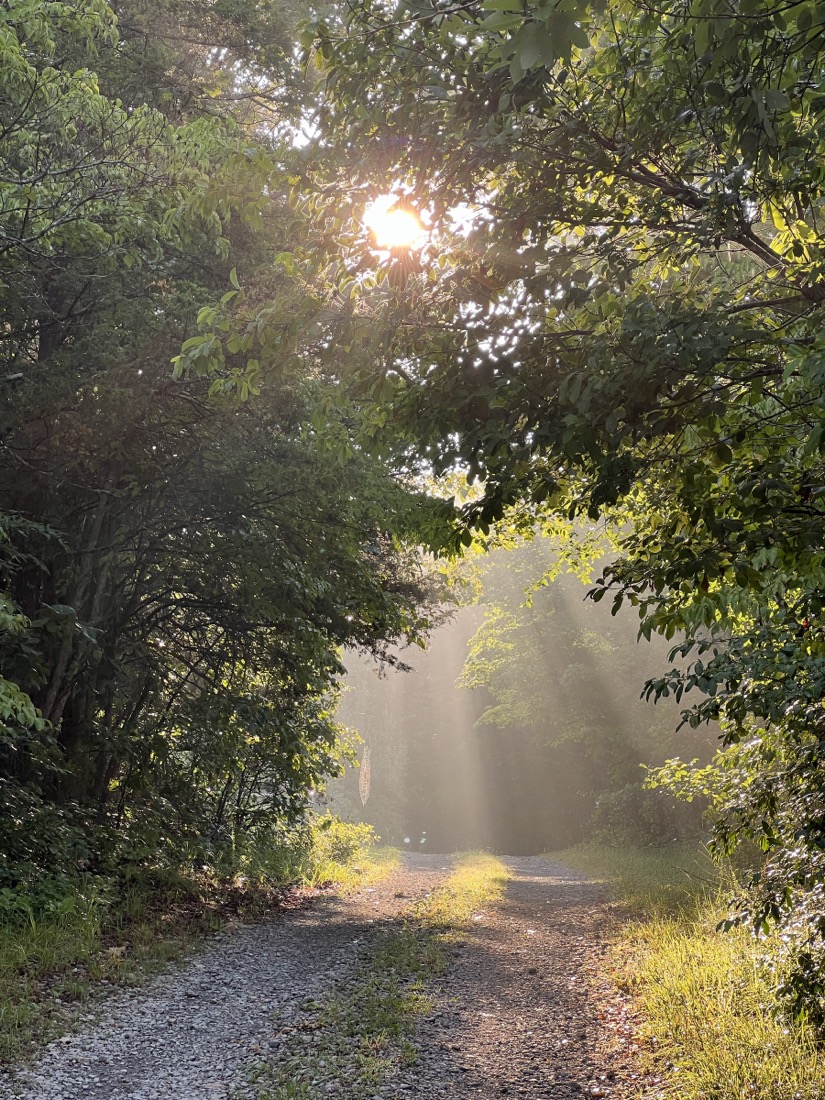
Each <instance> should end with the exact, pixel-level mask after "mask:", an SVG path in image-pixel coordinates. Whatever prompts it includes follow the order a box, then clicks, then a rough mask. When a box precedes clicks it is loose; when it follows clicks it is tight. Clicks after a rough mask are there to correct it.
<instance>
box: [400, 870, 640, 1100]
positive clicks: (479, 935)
mask: <svg viewBox="0 0 825 1100" xmlns="http://www.w3.org/2000/svg"><path fill="white" fill-rule="evenodd" d="M506 862H507V864H508V866H509V868H510V870H511V872H512V876H513V877H512V879H511V882H510V884H509V887H508V890H507V896H506V897H505V899H504V900H503V901H501V902H498V903H496V904H495V905H494V906H492V907H490V908H489V909H485V910H483V911H482V912H480V913H478V914H476V918H477V919H476V920H474V925H473V929H472V930H471V932H470V933H469V934H468V935H467V936H465V937H464V938H463V941H462V944H461V946H460V947H459V948H458V950H457V951H456V957H455V962H454V965H453V966H452V967H451V968H450V972H449V974H448V975H446V976H445V978H444V979H443V980H442V981H441V982H440V988H439V994H438V1010H437V1012H436V1013H435V1014H434V1015H433V1016H432V1017H431V1019H429V1020H428V1021H426V1022H425V1023H424V1025H423V1026H422V1028H421V1030H420V1033H419V1036H418V1041H417V1046H418V1047H419V1051H420V1057H419V1061H418V1063H417V1064H416V1067H415V1068H414V1070H413V1072H412V1075H411V1078H412V1079H411V1082H410V1083H411V1084H412V1085H413V1086H414V1092H413V1094H414V1095H415V1096H416V1097H417V1098H422V1100H423V1098H424V1097H426V1098H427V1100H435V1098H439V1100H440V1098H442V1097H444V1098H448V1097H449V1098H450V1100H465V1098H473V1100H479V1098H484V1100H493V1098H495V1097H520V1098H529V1100H580V1098H581V1097H586V1096H604V1097H612V1098H613V1100H624V1098H627V1097H633V1096H637V1095H638V1094H639V1093H640V1091H642V1087H643V1085H644V1084H645V1082H643V1081H642V1080H641V1079H640V1078H639V1077H638V1076H637V1073H638V1067H637V1065H636V1061H637V1059H636V1056H635V1055H636V1048H635V1044H634V1042H633V1026H632V1019H631V1018H630V1015H629V1006H628V1004H627V1003H626V1001H625V1000H624V999H623V998H621V997H620V996H619V994H618V993H617V992H616V991H615V990H614V989H613V988H612V987H611V986H610V984H609V982H608V981H607V979H606V977H605V976H604V975H603V973H602V970H603V962H604V955H605V952H606V951H607V944H606V940H605V932H606V926H607V924H608V922H609V914H608V906H607V901H606V898H605V895H604V891H603V890H602V889H601V888H600V887H598V886H596V885H594V884H593V883H590V882H588V881H587V880H585V879H582V878H581V877H580V876H578V875H576V874H575V873H574V872H572V871H571V870H570V869H569V868H567V867H565V866H564V865H562V864H560V863H557V862H554V861H551V860H546V859H538V858H523V859H517V858H509V859H507V860H506ZM408 1095H409V1094H408Z"/></svg>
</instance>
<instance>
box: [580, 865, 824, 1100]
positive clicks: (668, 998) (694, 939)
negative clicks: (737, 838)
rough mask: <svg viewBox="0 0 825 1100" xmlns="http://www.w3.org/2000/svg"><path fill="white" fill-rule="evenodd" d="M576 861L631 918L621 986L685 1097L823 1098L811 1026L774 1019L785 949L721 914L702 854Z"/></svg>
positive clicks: (713, 875) (669, 1081)
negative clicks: (722, 924)
mask: <svg viewBox="0 0 825 1100" xmlns="http://www.w3.org/2000/svg"><path fill="white" fill-rule="evenodd" d="M560 855H561V858H563V859H564V860H565V861H566V862H568V863H570V864H571V865H573V866H575V867H577V868H579V869H580V870H582V871H586V872H587V873H588V874H589V875H591V876H592V877H594V878H596V879H603V880H604V881H607V882H609V883H611V884H612V886H613V889H614V891H615V896H616V898H617V901H619V902H620V903H621V905H622V910H621V911H622V914H623V918H624V919H623V920H622V921H621V927H620V929H619V931H618V933H617V943H616V949H615V955H614V958H615V962H616V976H617V981H618V982H619V983H620V984H621V985H623V986H624V988H626V989H627V990H629V991H630V992H631V993H632V994H633V996H634V998H635V1000H636V1004H637V1006H638V1008H639V1010H640V1013H641V1015H642V1018H643V1020H644V1024H643V1037H644V1038H645V1039H646V1040H647V1042H646V1044H645V1045H646V1048H647V1050H648V1055H647V1057H649V1058H650V1059H651V1061H652V1063H653V1065H654V1067H655V1068H656V1071H657V1073H658V1074H660V1075H661V1077H662V1079H663V1080H664V1081H665V1082H666V1086H665V1088H666V1089H667V1090H668V1095H671V1096H674V1097H679V1100H823V1098H825V1058H823V1052H822V1049H821V1047H820V1048H818V1047H817V1044H816V1041H815V1037H814V1035H813V1034H812V1032H811V1031H810V1029H808V1028H807V1027H805V1026H804V1024H799V1023H792V1022H791V1021H789V1020H786V1019H783V1018H782V1017H781V1016H779V1015H778V1014H777V1012H776V1006H775V1003H774V999H773V987H774V986H775V984H776V974H775V972H773V968H774V965H775V963H776V960H777V958H778V944H777V943H776V942H774V941H773V940H772V939H771V938H770V937H760V938H758V939H757V938H755V937H754V936H753V935H751V934H750V932H749V931H747V930H744V929H737V930H733V931H731V932H717V931H716V925H717V923H718V922H719V920H720V919H721V918H722V916H723V915H724V904H723V903H724V893H725V887H726V885H727V886H730V883H731V880H730V878H729V877H726V876H729V875H730V872H724V873H723V874H722V875H721V878H722V880H723V881H722V882H721V883H720V881H719V880H720V874H719V872H718V870H716V869H715V868H714V867H713V864H711V863H710V861H709V860H708V858H707V856H706V855H704V854H703V853H702V852H701V851H700V850H698V849H695V850H693V851H691V850H690V849H689V848H686V847H684V846H675V845H674V846H673V847H672V848H665V849H658V850H657V849H643V850H637V851H634V850H623V849H614V848H601V849H600V848H597V847H593V846H588V847H585V848H576V849H571V850H569V851H567V852H563V853H560Z"/></svg>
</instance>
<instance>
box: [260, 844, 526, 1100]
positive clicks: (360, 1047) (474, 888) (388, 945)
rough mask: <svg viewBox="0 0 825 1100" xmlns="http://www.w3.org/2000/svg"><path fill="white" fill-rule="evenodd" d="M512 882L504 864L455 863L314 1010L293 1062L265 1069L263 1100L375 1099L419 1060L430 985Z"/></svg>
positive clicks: (470, 859) (461, 859) (488, 859)
mask: <svg viewBox="0 0 825 1100" xmlns="http://www.w3.org/2000/svg"><path fill="white" fill-rule="evenodd" d="M507 878H508V873H507V869H506V868H505V866H504V864H503V863H501V861H500V860H497V859H495V858H494V857H493V856H489V855H486V854H482V853H469V854H467V855H462V856H458V857H456V864H455V870H454V871H453V872H452V874H451V875H450V876H449V877H448V879H447V880H446V882H445V883H444V884H443V885H442V886H440V887H439V888H438V889H436V890H434V891H433V893H432V894H431V896H430V897H429V898H428V899H426V900H425V901H424V902H422V903H421V904H419V905H417V906H415V907H414V909H413V910H412V911H411V912H410V914H409V916H408V919H407V920H406V921H404V922H403V923H402V924H401V925H400V927H399V928H398V929H397V930H396V931H394V932H392V933H389V934H387V935H384V936H382V937H381V938H380V939H379V940H378V942H377V943H376V944H375V945H374V946H373V947H372V948H371V949H370V951H369V952H368V954H367V955H366V957H365V958H364V959H363V960H362V961H361V963H360V965H359V967H358V969H357V970H356V971H355V972H353V973H352V974H351V975H350V977H349V978H348V979H347V980H345V981H344V982H342V983H341V985H339V987H338V988H337V989H336V990H335V991H334V992H333V993H332V994H331V995H330V996H329V997H328V998H327V999H326V1000H325V1001H324V1002H323V1004H321V1005H318V1006H315V1007H316V1008H317V1012H316V1014H315V1015H314V1018H313V1019H312V1021H311V1023H308V1024H307V1025H306V1029H305V1030H301V1029H299V1030H298V1031H297V1033H296V1034H295V1037H294V1039H293V1041H292V1044H291V1047H290V1049H289V1052H288V1056H287V1057H286V1058H284V1059H283V1060H282V1061H280V1062H278V1063H277V1065H275V1066H264V1067H262V1068H261V1069H260V1071H259V1073H258V1077H257V1086H258V1089H259V1092H258V1097H259V1100H316V1098H318V1097H322V1096H324V1095H325V1094H326V1092H328V1091H329V1088H330V1087H335V1088H341V1089H343V1090H344V1095H346V1096H347V1098H348V1100H370V1098H372V1097H374V1096H375V1095H376V1092H377V1090H378V1089H380V1087H381V1086H382V1084H383V1083H385V1082H386V1081H387V1080H388V1078H390V1077H391V1076H392V1075H393V1073H394V1072H395V1070H396V1069H398V1068H399V1067H401V1066H404V1065H405V1064H408V1063H410V1062H412V1061H414V1059H415V1055H416V1051H415V1047H414V1046H413V1045H412V1042H411V1036H412V1034H413V1032H414V1030H415V1027H416V1024H417V1022H418V1020H419V1019H420V1017H421V1016H423V1015H426V1014H427V1013H428V1012H429V1011H431V1009H432V1007H433V1001H432V998H431V996H430V994H429V992H428V985H429V983H430V982H431V981H432V979H433V978H435V977H437V976H438V975H439V974H441V973H443V971H444V970H445V968H446V966H447V951H448V949H449V944H450V941H451V939H453V938H454V937H455V936H456V934H459V933H460V932H461V931H462V929H464V928H466V927H467V926H468V925H469V924H470V923H471V921H472V915H473V913H474V912H475V911H476V910H477V909H478V907H479V906H480V905H483V904H489V903H490V902H491V901H494V900H495V899H496V898H498V897H500V896H501V894H502V893H503V891H504V888H505V886H506V882H507ZM307 1034H309V1035H310V1036H311V1039H308V1038H307Z"/></svg>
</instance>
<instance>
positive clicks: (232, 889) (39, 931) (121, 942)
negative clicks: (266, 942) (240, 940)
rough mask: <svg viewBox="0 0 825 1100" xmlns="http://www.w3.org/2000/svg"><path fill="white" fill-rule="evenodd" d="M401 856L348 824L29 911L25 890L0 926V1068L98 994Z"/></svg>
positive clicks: (83, 888)
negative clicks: (228, 860) (230, 927)
mask: <svg viewBox="0 0 825 1100" xmlns="http://www.w3.org/2000/svg"><path fill="white" fill-rule="evenodd" d="M399 859H400V856H399V853H397V852H395V851H394V850H392V849H381V848H376V847H374V846H373V845H372V844H371V842H370V839H369V837H368V836H367V835H366V834H364V833H363V831H361V832H359V831H358V830H357V829H355V828H350V827H346V826H344V827H339V826H337V825H331V826H326V827H324V828H323V829H320V830H317V831H316V832H315V833H313V834H312V835H310V836H309V838H308V839H305V841H304V842H302V843H300V844H298V843H296V844H294V845H291V846H280V847H278V846H274V845H269V846H267V848H266V849H257V850H253V851H250V852H247V853H243V854H241V853H239V854H238V857H237V859H236V860H235V861H234V866H232V865H231V864H230V865H228V866H227V865H224V867H222V868H210V869H207V868H201V869H199V870H197V871H192V872H191V873H189V874H182V873H180V872H177V871H174V872H173V871H169V870H164V871H160V870H157V869H155V870H152V871H144V872H141V873H140V874H134V875H131V876H130V877H129V878H128V880H126V881H116V880H112V879H106V878H102V877H100V878H95V877H92V876H89V877H87V878H86V879H85V880H83V881H81V882H77V883H76V884H74V885H73V886H71V887H66V886H65V884H64V886H63V889H62V892H61V894H60V895H59V898H58V900H56V902H55V904H54V905H52V906H51V907H47V908H45V909H43V910H41V911H37V910H36V909H35V908H34V907H33V906H32V905H31V904H29V903H28V901H27V898H26V896H25V895H24V894H22V893H20V894H18V895H15V896H12V893H11V891H6V894H8V895H9V896H8V897H5V898H3V899H0V900H5V901H6V903H7V904H6V909H5V912H4V914H3V919H2V921H0V1063H3V1062H13V1061H17V1060H19V1059H21V1058H23V1057H26V1056H27V1055H28V1054H30V1053H31V1052H33V1051H34V1050H36V1049H37V1048H38V1047H39V1046H41V1045H42V1044H43V1043H45V1042H48V1041H49V1040H50V1039H53V1038H55V1037H56V1036H58V1035H61V1034H63V1033H65V1032H66V1031H67V1030H70V1029H71V1028H72V1027H73V1026H74V1025H75V1024H76V1022H77V1021H78V1019H79V1018H82V1017H83V1015H84V1014H86V1013H88V1011H89V1008H90V1003H91V1002H92V1001H93V1000H94V999H95V998H96V997H97V996H99V995H100V994H102V993H105V992H106V991H107V990H109V989H111V988H112V987H116V986H129V985H137V984H139V983H140V982H142V981H143V980H144V979H145V978H146V977H147V976H148V975H150V974H152V973H155V972H156V971H157V970H158V969H159V968H161V967H163V966H164V965H166V964H168V963H169V962H171V961H173V960H176V959H179V958H181V957H183V956H184V955H185V954H186V953H187V952H188V951H190V950H191V949H192V948H193V947H194V946H196V945H197V944H198V943H199V942H201V941H202V940H203V938H204V937H205V936H207V935H210V934H212V933H214V932H216V931H218V930H219V929H220V928H221V927H224V926H226V925H227V923H230V922H232V921H237V920H259V919H262V918H264V917H266V916H267V915H269V914H271V913H273V912H276V911H278V910H279V909H282V908H284V907H290V906H294V905H296V904H299V903H300V902H301V900H302V899H303V898H304V897H305V896H306V891H307V890H308V889H312V888H315V887H319V886H326V885H328V884H332V883H335V885H336V889H339V890H341V889H343V890H347V889H352V888H354V887H356V886H359V885H368V884H369V883H370V882H375V881H378V880H380V879H381V878H383V877H384V876H385V875H387V874H388V873H389V872H390V871H391V870H392V869H393V868H394V867H395V866H396V865H397V863H398V861H399Z"/></svg>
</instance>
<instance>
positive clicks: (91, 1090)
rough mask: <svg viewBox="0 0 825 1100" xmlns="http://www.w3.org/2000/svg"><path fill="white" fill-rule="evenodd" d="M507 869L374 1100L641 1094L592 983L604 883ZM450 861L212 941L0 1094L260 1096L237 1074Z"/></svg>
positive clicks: (273, 1043)
mask: <svg viewBox="0 0 825 1100" xmlns="http://www.w3.org/2000/svg"><path fill="white" fill-rule="evenodd" d="M507 863H508V865H509V866H510V868H511V870H512V873H513V878H512V881H511V883H510V885H509V888H508V891H507V896H506V898H505V899H504V900H502V901H501V902H498V903H496V904H495V905H494V906H491V907H490V908H489V909H485V910H484V911H482V912H479V913H477V914H476V915H475V918H474V920H473V924H472V928H471V929H470V930H469V931H468V933H467V934H466V935H465V936H463V937H462V941H461V943H460V944H458V945H457V946H456V947H455V949H454V950H453V955H452V960H451V965H450V968H449V970H448V972H447V973H446V974H445V975H444V976H443V977H442V978H441V979H439V981H438V983H437V985H436V987H435V996H436V1001H437V1008H436V1010H435V1012H433V1013H432V1014H431V1015H430V1016H429V1018H427V1019H426V1020H424V1021H423V1022H422V1024H421V1026H420V1029H419V1031H418V1034H417V1036H416V1039H415V1046H416V1047H417V1049H418V1058H417V1060H416V1062H415V1064H414V1065H413V1066H412V1067H410V1068H409V1069H407V1070H406V1071H405V1072H404V1074H403V1076H402V1078H399V1077H398V1076H394V1077H393V1078H392V1080H391V1081H388V1082H387V1083H386V1085H383V1086H381V1087H380V1089H379V1091H378V1092H377V1094H376V1098H375V1100H394V1098H396V1097H398V1098H401V1100H413V1098H415V1100H441V1098H449V1100H464V1098H469V1097H472V1098H484V1100H493V1098H497V1097H521V1098H527V1100H578V1098H580V1097H582V1096H587V1095H594V1096H608V1097H612V1098H614V1100H624V1098H626V1097H631V1096H635V1095H637V1094H638V1091H639V1089H638V1087H637V1086H638V1085H639V1084H640V1082H638V1081H636V1080H634V1078H633V1077H632V1074H633V1072H634V1071H633V1049H632V1043H631V1040H630V1037H629V1035H628V1034H625V1032H627V1030H628V1023H627V1020H626V1016H625V1011H626V1010H625V1006H624V1005H623V1004H622V1002H621V1001H620V999H618V998H617V996H616V994H615V993H613V992H610V991H609V990H608V987H607V984H606V983H605V982H601V985H600V983H599V980H598V979H596V978H594V974H595V973H596V972H597V969H598V965H599V961H600V959H601V958H602V955H603V952H604V950H605V946H604V942H603V938H602V937H603V932H604V926H605V921H606V919H607V918H606V904H605V900H604V897H603V895H602V893H601V891H600V890H599V888H598V887H596V886H594V885H592V884H590V883H587V882H585V881H583V880H581V879H580V878H579V877H577V876H576V875H575V874H573V873H572V872H570V871H569V870H568V869H566V868H564V867H563V866H562V865H560V864H556V863H553V862H551V861H547V860H541V859H533V858H530V859H509V860H507ZM448 870H449V858H448V857H444V856H418V855H416V856H415V857H409V858H408V860H407V866H406V867H404V868H403V869H401V870H399V871H398V872H396V873H395V874H394V875H393V876H391V877H390V878H389V879H388V880H387V881H386V882H385V883H383V884H382V885H380V886H378V887H375V888H373V889H371V890H368V891H363V892H361V893H360V894H358V895H355V896H352V897H350V898H347V899H343V900H340V899H338V900H336V899H329V900H325V901H322V902H320V903H318V904H316V905H313V906H312V908H310V909H306V910H303V911H299V912H297V913H292V914H289V915H288V916H287V917H285V918H284V919H282V920H279V921H276V922H273V923H269V924H265V925H258V926H251V927H243V928H240V929H236V930H233V931H231V932H226V933H224V934H222V935H220V936H219V937H217V938H216V940H215V941H214V942H213V943H212V944H210V945H209V947H208V948H207V949H206V950H205V951H203V952H202V953H200V954H199V955H198V956H197V957H195V958H193V959H191V960H190V961H188V962H187V963H186V964H184V965H182V966H180V967H178V968H176V969H173V970H170V971H168V972H167V973H166V974H164V975H163V976H162V977H161V978H158V979H156V980H155V981H153V982H152V983H151V985H149V986H148V987H147V988H145V989H142V990H136V991H130V992H129V993H126V994H121V995H118V996H116V997H114V998H112V999H111V1000H109V1001H107V1002H106V1003H105V1005H104V1006H103V1007H102V1009H101V1013H100V1020H99V1022H98V1023H97V1024H96V1025H94V1026H92V1027H91V1028H90V1029H89V1030H86V1031H84V1032H80V1033H78V1034H76V1035H73V1036H70V1037H67V1038H65V1039H63V1040H59V1041H57V1042H56V1043H53V1044H51V1046H50V1048H49V1049H48V1050H47V1051H46V1053H45V1056H44V1057H43V1058H42V1059H41V1060H40V1061H39V1062H38V1063H37V1064H36V1065H35V1066H33V1067H32V1068H31V1069H30V1070H27V1071H25V1072H23V1073H21V1074H20V1075H18V1076H17V1077H7V1078H6V1080H4V1081H0V1100H7V1098H11V1097H15V1096H22V1097H24V1098H25V1100H209V1098H211V1100H228V1098H230V1097H232V1098H236V1097H237V1098H239V1100H243V1098H245V1097H250V1098H251V1097H256V1096H258V1095H260V1094H259V1092H258V1090H257V1088H256V1087H255V1086H254V1085H252V1084H251V1083H250V1079H249V1071H250V1069H251V1068H252V1067H253V1066H254V1065H255V1064H256V1063H261V1062H266V1061H267V1058H268V1056H270V1057H274V1056H275V1055H276V1052H277V1051H278V1050H279V1049H280V1044H282V1042H283V1038H284V1036H285V1035H288V1034H289V1032H290V1031H294V1030H295V1029H296V1027H302V1026H303V1023H302V1022H303V1021H305V1020H306V1019H307V1011H309V1012H310V1013H311V1009H308V1005H309V1003H310V1002H314V1001H317V999H318V998H320V997H322V996H323V995H324V994H325V993H327V992H329V991H330V990H331V989H332V988H333V987H334V986H335V984H336V982H337V981H338V980H339V979H341V978H343V977H344V976H345V975H346V974H347V973H348V972H350V971H351V969H352V968H353V967H355V966H357V965H359V960H360V959H362V958H363V953H364V949H365V947H367V946H368V945H369V944H370V943H373V942H374V941H375V940H376V939H377V938H378V937H380V936H381V935H382V934H383V933H384V932H386V931H391V930H392V929H393V928H394V927H397V923H398V920H399V918H400V916H401V915H402V913H403V911H404V910H405V909H406V908H408V907H409V906H410V905H411V903H413V902H415V901H416V900H418V899H420V898H422V897H423V896H424V895H425V894H426V893H428V892H429V891H430V890H432V889H433V887H434V886H435V885H437V884H438V883H439V882H440V881H442V880H443V878H444V877H446V875H447V873H448ZM301 1095H303V1093H302V1094H301ZM344 1100H346V1098H344Z"/></svg>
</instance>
